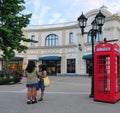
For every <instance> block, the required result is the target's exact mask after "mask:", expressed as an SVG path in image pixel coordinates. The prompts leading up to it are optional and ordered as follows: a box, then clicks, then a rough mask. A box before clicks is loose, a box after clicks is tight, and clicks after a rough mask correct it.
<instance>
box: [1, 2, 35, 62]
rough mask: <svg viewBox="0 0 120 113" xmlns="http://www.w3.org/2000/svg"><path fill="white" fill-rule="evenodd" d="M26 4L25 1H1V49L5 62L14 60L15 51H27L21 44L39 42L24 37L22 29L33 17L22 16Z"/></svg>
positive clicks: (29, 15)
mask: <svg viewBox="0 0 120 113" xmlns="http://www.w3.org/2000/svg"><path fill="white" fill-rule="evenodd" d="M24 4H25V2H24V0H0V49H1V50H2V52H3V54H2V57H3V59H4V60H5V61H8V60H10V59H11V58H13V57H14V56H15V51H18V52H22V51H25V50H26V49H27V46H25V45H22V43H21V42H34V43H36V42H37V41H34V40H31V39H28V38H25V37H24V35H23V31H22V29H23V28H24V27H26V26H27V25H28V24H29V22H30V18H31V15H32V14H22V11H24V10H25V7H24Z"/></svg>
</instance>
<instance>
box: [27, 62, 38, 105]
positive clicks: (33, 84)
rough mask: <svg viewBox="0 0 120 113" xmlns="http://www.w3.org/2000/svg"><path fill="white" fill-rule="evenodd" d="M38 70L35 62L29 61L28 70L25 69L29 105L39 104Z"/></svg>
mask: <svg viewBox="0 0 120 113" xmlns="http://www.w3.org/2000/svg"><path fill="white" fill-rule="evenodd" d="M37 73H38V72H37V69H36V63H35V62H34V61H29V62H28V65H27V68H26V69H25V74H26V76H27V83H26V87H27V89H28V90H27V104H31V103H32V104H34V103H37V100H36V96H37V95H36V94H37V90H36V88H37V82H38V78H37Z"/></svg>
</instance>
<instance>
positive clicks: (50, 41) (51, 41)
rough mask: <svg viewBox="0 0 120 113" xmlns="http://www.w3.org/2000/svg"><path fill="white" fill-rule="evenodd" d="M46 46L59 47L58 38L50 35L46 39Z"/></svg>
mask: <svg viewBox="0 0 120 113" xmlns="http://www.w3.org/2000/svg"><path fill="white" fill-rule="evenodd" d="M45 46H58V36H57V35H56V34H50V35H48V36H47V37H46V40H45Z"/></svg>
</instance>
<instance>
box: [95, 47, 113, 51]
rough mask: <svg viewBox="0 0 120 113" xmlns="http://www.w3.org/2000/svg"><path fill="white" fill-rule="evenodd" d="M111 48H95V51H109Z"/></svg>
mask: <svg viewBox="0 0 120 113" xmlns="http://www.w3.org/2000/svg"><path fill="white" fill-rule="evenodd" d="M110 50H111V48H110V47H106V48H97V49H96V51H110Z"/></svg>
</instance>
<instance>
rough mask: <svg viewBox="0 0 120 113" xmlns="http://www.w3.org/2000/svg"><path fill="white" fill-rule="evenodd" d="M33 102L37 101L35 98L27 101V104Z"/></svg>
mask: <svg viewBox="0 0 120 113" xmlns="http://www.w3.org/2000/svg"><path fill="white" fill-rule="evenodd" d="M35 103H37V99H35V100H28V101H27V104H35Z"/></svg>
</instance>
